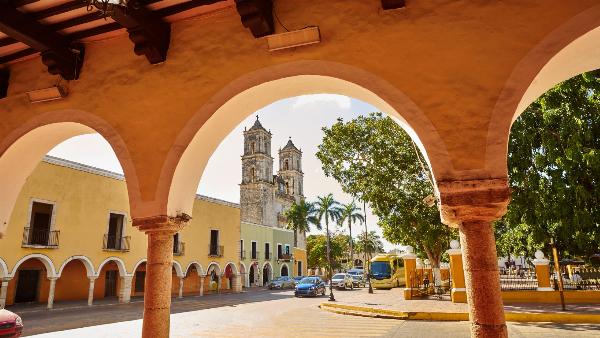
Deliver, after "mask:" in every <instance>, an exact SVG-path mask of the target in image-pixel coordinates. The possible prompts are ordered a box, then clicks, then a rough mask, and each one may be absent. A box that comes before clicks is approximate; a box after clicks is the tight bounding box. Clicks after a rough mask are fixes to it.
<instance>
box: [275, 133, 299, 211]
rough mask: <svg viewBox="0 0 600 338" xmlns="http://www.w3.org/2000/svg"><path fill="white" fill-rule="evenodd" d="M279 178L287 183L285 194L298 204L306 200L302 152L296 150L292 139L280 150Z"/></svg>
mask: <svg viewBox="0 0 600 338" xmlns="http://www.w3.org/2000/svg"><path fill="white" fill-rule="evenodd" d="M278 175H279V177H281V178H282V179H283V181H284V182H285V193H286V194H287V195H291V196H293V197H294V199H295V200H296V202H299V201H300V200H301V199H302V198H304V173H303V172H302V151H300V149H298V148H296V146H295V145H294V142H292V139H291V138H290V139H289V141H288V142H287V144H286V145H285V147H283V149H279V172H278Z"/></svg>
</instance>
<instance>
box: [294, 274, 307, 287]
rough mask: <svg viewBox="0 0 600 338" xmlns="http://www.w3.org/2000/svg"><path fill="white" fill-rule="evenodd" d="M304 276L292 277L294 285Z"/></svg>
mask: <svg viewBox="0 0 600 338" xmlns="http://www.w3.org/2000/svg"><path fill="white" fill-rule="evenodd" d="M304 278H306V277H305V276H296V277H294V278H293V279H294V286H296V285H297V284H298V283H300V281H301V280H302V279H304Z"/></svg>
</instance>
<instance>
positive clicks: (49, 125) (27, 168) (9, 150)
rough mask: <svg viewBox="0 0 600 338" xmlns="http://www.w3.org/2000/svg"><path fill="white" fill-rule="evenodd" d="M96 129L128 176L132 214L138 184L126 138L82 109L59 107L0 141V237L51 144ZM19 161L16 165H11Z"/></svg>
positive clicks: (137, 202)
mask: <svg viewBox="0 0 600 338" xmlns="http://www.w3.org/2000/svg"><path fill="white" fill-rule="evenodd" d="M91 133H99V134H100V135H102V137H104V139H106V140H107V142H108V143H109V144H110V145H111V147H112V149H113V151H114V152H115V154H116V156H117V158H118V159H119V162H120V164H121V167H122V168H123V171H124V173H125V176H126V177H127V190H128V194H129V202H130V205H131V210H132V211H131V212H132V215H135V213H136V209H137V206H138V205H139V204H140V203H141V198H140V193H139V184H138V179H137V175H136V170H135V168H134V165H133V162H132V161H131V157H130V155H129V151H128V149H127V146H126V145H125V142H124V141H123V139H122V138H121V136H120V135H119V133H118V132H117V131H116V130H115V129H114V128H113V127H112V126H111V125H110V124H109V123H107V122H106V121H104V120H102V119H100V118H99V117H97V116H95V115H93V114H90V113H87V112H84V111H81V110H74V109H70V110H59V111H52V112H46V113H43V114H39V115H36V116H35V117H33V118H31V119H29V120H27V121H26V122H25V123H23V124H22V125H19V126H18V127H16V128H14V129H12V132H11V133H9V134H8V135H6V136H5V137H4V138H2V140H1V141H0V190H1V191H2V195H1V196H0V237H1V236H2V234H3V233H4V232H5V230H6V227H7V225H8V221H9V219H10V216H11V213H12V210H13V207H14V204H15V202H16V199H17V196H18V194H19V192H20V191H21V188H22V187H23V184H24V183H25V180H26V178H27V177H28V176H29V175H30V174H31V173H32V172H33V170H34V169H35V167H36V166H37V165H38V164H39V163H40V161H41V160H42V158H43V157H44V155H46V154H47V153H48V151H50V150H51V149H52V148H53V147H54V146H56V145H58V144H59V143H61V142H63V141H65V140H67V139H69V138H72V137H74V136H78V135H83V134H91ZM16 162H18V163H19V166H18V167H17V166H14V163H16Z"/></svg>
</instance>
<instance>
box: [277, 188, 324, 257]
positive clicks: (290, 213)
mask: <svg viewBox="0 0 600 338" xmlns="http://www.w3.org/2000/svg"><path fill="white" fill-rule="evenodd" d="M284 216H285V218H286V219H287V229H289V230H292V231H294V247H297V246H298V232H303V233H306V232H309V231H310V226H311V225H315V226H316V228H317V229H319V230H321V223H320V222H319V219H318V218H317V210H316V209H315V206H314V204H313V203H309V202H306V201H305V200H304V199H302V200H300V202H298V203H295V202H294V204H292V206H290V207H289V208H288V209H287V210H286V211H285V212H284Z"/></svg>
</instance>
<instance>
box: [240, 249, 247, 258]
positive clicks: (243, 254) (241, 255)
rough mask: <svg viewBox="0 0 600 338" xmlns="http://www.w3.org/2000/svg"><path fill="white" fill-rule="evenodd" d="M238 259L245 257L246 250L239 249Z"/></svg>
mask: <svg viewBox="0 0 600 338" xmlns="http://www.w3.org/2000/svg"><path fill="white" fill-rule="evenodd" d="M240 259H246V250H242V251H240Z"/></svg>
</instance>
